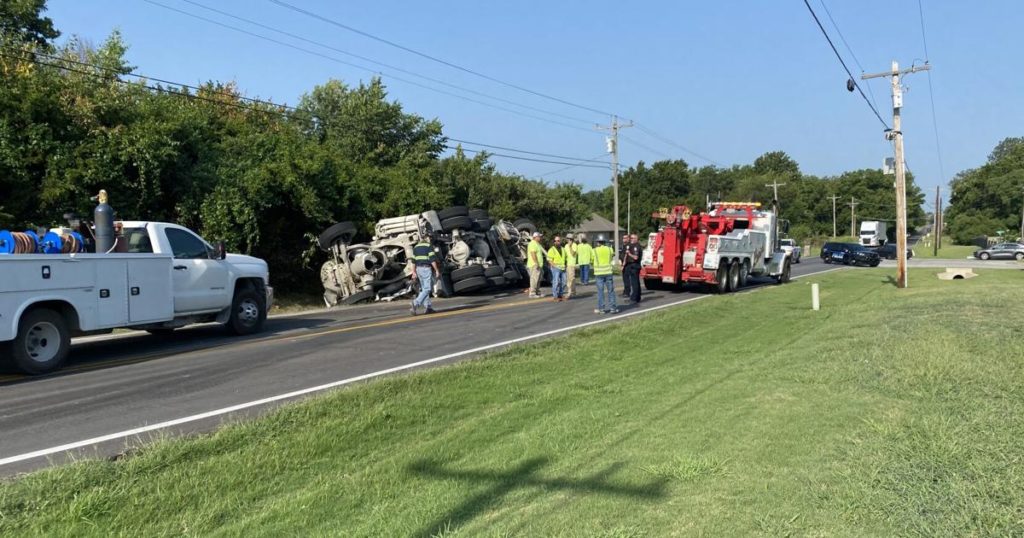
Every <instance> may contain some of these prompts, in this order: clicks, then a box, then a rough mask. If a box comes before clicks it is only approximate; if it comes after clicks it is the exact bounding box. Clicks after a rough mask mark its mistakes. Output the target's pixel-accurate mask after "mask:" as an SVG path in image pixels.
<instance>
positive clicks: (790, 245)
mask: <svg viewBox="0 0 1024 538" xmlns="http://www.w3.org/2000/svg"><path fill="white" fill-rule="evenodd" d="M779 248H781V249H782V250H784V251H786V252H788V253H789V258H790V259H791V260H793V263H800V258H802V257H803V255H804V249H802V248H800V246H799V245H797V244H796V240H794V239H779Z"/></svg>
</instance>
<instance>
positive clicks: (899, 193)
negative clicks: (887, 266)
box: [860, 60, 932, 288]
mask: <svg viewBox="0 0 1024 538" xmlns="http://www.w3.org/2000/svg"><path fill="white" fill-rule="evenodd" d="M931 68H932V66H931V65H929V64H927V63H925V64H924V65H922V66H916V65H912V66H910V67H909V68H907V69H904V70H902V71H901V70H900V64H899V62H897V61H895V60H893V62H892V70H891V71H889V72H887V73H875V74H872V75H861V77H860V78H861V79H862V80H867V79H872V78H882V77H891V79H892V130H891V131H889V132H887V133H886V138H887V139H889V140H892V141H893V146H894V147H895V151H896V287H898V288H906V287H907V178H906V167H907V165H906V162H905V161H904V158H903V131H902V130H901V129H902V120H901V118H900V109H902V108H903V88H902V86H901V80H902V77H903V75H908V74H911V73H916V72H918V71H928V70H930V69H931Z"/></svg>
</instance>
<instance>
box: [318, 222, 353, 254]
mask: <svg viewBox="0 0 1024 538" xmlns="http://www.w3.org/2000/svg"><path fill="white" fill-rule="evenodd" d="M355 235H356V225H355V224H352V223H351V222H349V221H345V222H339V223H337V224H335V225H334V226H331V227H330V228H328V229H326V230H324V232H323V233H321V234H320V237H318V238H317V243H318V244H319V245H320V248H322V249H323V250H331V246H332V245H334V243H336V242H339V241H340V242H342V243H350V242H352V238H353V237H355Z"/></svg>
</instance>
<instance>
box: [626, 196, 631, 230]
mask: <svg viewBox="0 0 1024 538" xmlns="http://www.w3.org/2000/svg"><path fill="white" fill-rule="evenodd" d="M632 202H633V191H632V190H627V191H626V235H629V231H630V229H631V226H630V224H631V223H632V222H633V205H632Z"/></svg>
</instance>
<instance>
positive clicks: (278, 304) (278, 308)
mask: <svg viewBox="0 0 1024 538" xmlns="http://www.w3.org/2000/svg"><path fill="white" fill-rule="evenodd" d="M320 308H326V305H325V304H324V297H323V295H319V294H314V293H282V294H276V293H275V294H274V305H273V306H272V307H271V308H270V312H269V314H270V315H272V316H273V315H276V314H291V313H295V312H304V311H306V310H316V309H320Z"/></svg>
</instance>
